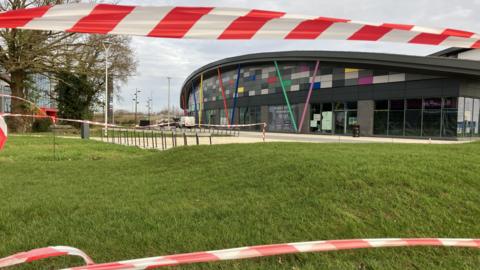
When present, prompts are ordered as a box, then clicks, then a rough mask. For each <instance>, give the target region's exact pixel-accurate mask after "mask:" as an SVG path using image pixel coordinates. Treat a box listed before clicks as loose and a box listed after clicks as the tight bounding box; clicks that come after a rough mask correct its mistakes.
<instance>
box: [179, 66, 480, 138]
mask: <svg viewBox="0 0 480 270" xmlns="http://www.w3.org/2000/svg"><path fill="white" fill-rule="evenodd" d="M313 64H314V63H313V62H292V63H291V62H283V63H279V71H280V74H281V77H282V80H283V81H284V83H285V84H284V86H285V90H286V96H287V97H288V100H289V102H290V104H291V105H292V106H291V109H292V113H293V115H294V121H295V122H296V124H297V125H299V124H300V123H299V122H300V119H301V116H302V113H303V110H304V108H305V106H307V113H306V118H305V120H304V123H303V125H302V126H301V127H300V126H299V127H298V129H299V130H300V132H302V133H322V134H350V133H351V126H352V125H354V124H359V125H360V131H361V135H363V136H371V135H379V136H409V137H441V136H444V137H455V136H459V137H461V136H465V134H466V135H467V136H470V135H471V136H473V135H475V134H478V132H477V131H478V123H479V122H480V120H479V118H480V116H479V114H480V99H477V100H475V99H474V98H475V97H480V81H479V80H473V79H461V78H448V77H441V76H432V75H426V74H412V73H402V72H399V71H388V70H366V69H359V68H355V67H352V66H349V67H347V66H345V65H340V64H338V65H335V64H324V65H323V66H321V68H320V71H319V72H318V73H317V74H316V75H315V77H314V84H313V93H312V96H311V100H310V104H306V105H305V101H306V99H307V95H308V90H309V88H310V85H311V83H310V82H311V79H312V77H313V75H314V74H313V69H314V67H313ZM237 73H238V69H231V70H227V71H225V72H223V73H222V75H221V81H220V80H219V77H218V75H209V76H205V77H203V78H201V77H200V76H198V77H197V78H194V83H193V91H192V92H191V94H190V96H189V97H188V101H187V103H188V111H189V113H190V115H197V116H198V114H195V107H196V108H197V111H198V110H199V108H200V107H203V111H202V113H201V114H202V118H201V119H200V122H201V123H204V124H222V123H223V122H225V121H223V122H222V118H223V119H224V120H225V119H226V116H225V111H224V100H223V95H222V88H221V86H220V85H223V90H224V91H225V93H224V94H225V96H226V103H227V107H228V108H229V118H231V117H232V112H233V107H234V103H236V105H235V117H234V118H235V119H234V121H233V124H245V123H248V122H249V123H263V122H265V123H267V124H268V129H269V130H270V131H278V132H294V130H293V122H292V119H291V117H290V112H289V109H288V107H287V106H286V100H285V95H284V93H283V89H282V85H281V84H280V82H279V81H280V78H279V77H278V72H277V70H276V69H275V66H274V65H273V64H261V65H257V64H253V65H250V66H245V67H242V68H241V69H240V73H239V74H240V77H239V78H237V77H238V76H237ZM237 79H238V89H239V90H238V96H237V98H236V100H235V99H234V96H235V88H236V85H237ZM200 86H202V91H200ZM460 97H462V98H463V97H469V98H470V99H468V100H467V99H459V98H460ZM437 100H438V101H439V102H440V103H439V104H440V107H439V108H438V109H437V108H435V104H433V105H432V104H430V103H431V102H433V103H435V102H437ZM452 100H454V101H455V102H457V101H458V104H457V105H455V106H456V107H455V108H451V107H448V106H446V105H445V104H444V102H447V101H448V102H450V103H451V101H452ZM195 101H196V103H195ZM417 101H418V103H419V104H421V105H420V106H421V109H420V110H417V111H416V109H411V110H410V108H408V105H407V104H409V102H410V103H411V102H417ZM378 102H380V103H381V102H386V104H389V105H388V106H391V108H390V107H387V108H386V109H382V108H377V106H378V104H380V103H378ZM462 102H463V105H461V104H460V103H462ZM470 102H471V108H467V109H464V108H463V107H462V106H465V107H468V106H470V105H469V104H470ZM477 103H478V104H477ZM390 104H392V105H390ZM398 104H403V105H402V106H403V107H402V108H401V109H400V108H398V107H396V106H398ZM444 105H445V106H444ZM474 106H475V107H474ZM328 107H330V108H329V109H328ZM325 108H327V109H326V110H325ZM474 108H475V109H474ZM382 110H383V111H382ZM467 111H468V112H467ZM253 112H257V114H255V115H256V116H251V115H252V113H253ZM258 114H259V115H258ZM465 115H466V116H465ZM384 116H385V117H387V118H385V121H386V122H385V124H384V125H385V127H384V129H382V127H381V125H382V121H383V120H382V119H381V117H384ZM325 117H331V121H325V119H326V118H325ZM412 117H417V118H418V117H420V120H419V121H420V122H419V123H420V124H419V127H415V126H414V127H410V125H411V124H412V121H416V120H415V119H413V120H412ZM457 118H458V119H457ZM429 121H431V122H429ZM223 124H224V123H223ZM413 124H415V122H413ZM437 124H438V125H439V127H438V128H437V127H436V125H437ZM328 125H331V128H329V127H327V128H325V126H328ZM379 125H380V126H379ZM416 128H417V129H419V132H418V135H417V134H416V131H415V130H416ZM412 130H413V131H412ZM467 136H466V137H467Z"/></svg>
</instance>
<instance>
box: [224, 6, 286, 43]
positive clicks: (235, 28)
mask: <svg viewBox="0 0 480 270" xmlns="http://www.w3.org/2000/svg"><path fill="white" fill-rule="evenodd" d="M283 15H285V13H284V12H274V11H265V10H256V9H254V10H252V11H250V12H249V13H248V14H247V15H245V16H242V17H239V18H238V19H236V20H235V21H233V22H232V23H231V24H230V25H229V26H228V27H227V29H226V30H225V31H224V32H223V33H222V34H221V35H220V36H219V37H218V39H251V38H252V37H253V36H254V35H255V34H256V33H257V32H258V30H260V29H261V28H262V27H263V26H264V25H265V24H266V23H267V22H268V21H270V20H272V19H276V18H280V17H282V16H283Z"/></svg>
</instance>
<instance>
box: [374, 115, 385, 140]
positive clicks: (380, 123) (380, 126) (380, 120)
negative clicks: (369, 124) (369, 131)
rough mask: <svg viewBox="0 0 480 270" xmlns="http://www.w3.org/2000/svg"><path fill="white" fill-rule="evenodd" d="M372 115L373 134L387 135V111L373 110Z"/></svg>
mask: <svg viewBox="0 0 480 270" xmlns="http://www.w3.org/2000/svg"><path fill="white" fill-rule="evenodd" d="M373 117H374V119H373V134H375V135H387V131H388V129H387V125H388V111H375V113H374V116H373Z"/></svg>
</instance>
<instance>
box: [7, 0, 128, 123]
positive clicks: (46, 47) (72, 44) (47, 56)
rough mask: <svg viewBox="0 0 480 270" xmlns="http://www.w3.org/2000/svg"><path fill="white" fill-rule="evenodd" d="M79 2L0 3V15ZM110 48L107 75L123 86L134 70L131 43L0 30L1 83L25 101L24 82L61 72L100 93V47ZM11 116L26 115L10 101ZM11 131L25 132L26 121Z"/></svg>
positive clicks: (12, 0) (15, 0)
mask: <svg viewBox="0 0 480 270" xmlns="http://www.w3.org/2000/svg"><path fill="white" fill-rule="evenodd" d="M76 2H80V0H0V11H8V10H15V9H22V8H31V7H38V6H43V5H51V4H65V3H76ZM104 41H109V42H110V43H111V44H112V47H111V50H110V53H111V55H110V56H109V58H110V67H109V69H110V71H111V72H112V74H114V77H115V79H116V80H117V83H122V82H126V81H127V79H128V77H129V76H130V75H132V74H133V73H134V72H135V70H136V62H135V60H134V59H135V58H134V54H133V51H132V50H131V48H130V39H129V38H127V37H119V36H108V35H85V34H74V33H66V32H54V31H31V30H21V29H2V30H0V67H2V68H3V70H4V73H0V80H2V81H4V82H6V83H7V84H8V85H9V86H10V89H11V91H12V95H15V96H18V97H22V98H26V97H28V96H29V94H30V93H29V88H27V87H26V82H27V80H28V77H29V75H30V74H36V73H41V74H45V75H47V76H50V77H52V76H53V77H55V76H56V75H57V74H60V73H63V72H72V73H76V74H82V75H85V76H87V78H88V79H89V80H91V82H92V84H93V85H95V86H98V91H101V88H102V85H104V84H105V73H104V72H105V71H104V70H105V66H104V65H105V64H104V63H105V62H104V59H105V53H104V49H103V45H102V43H103V42H104ZM11 110H12V112H13V113H27V108H25V107H24V106H23V104H22V103H21V102H18V101H17V100H12V108H11ZM10 124H11V128H12V129H13V130H14V131H25V130H26V129H27V125H26V122H25V120H23V119H19V118H16V119H15V120H14V121H12V122H11V123H10Z"/></svg>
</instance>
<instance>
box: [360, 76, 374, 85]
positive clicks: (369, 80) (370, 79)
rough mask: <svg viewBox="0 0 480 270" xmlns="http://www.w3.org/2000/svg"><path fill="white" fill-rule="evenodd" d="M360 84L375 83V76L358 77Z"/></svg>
mask: <svg viewBox="0 0 480 270" xmlns="http://www.w3.org/2000/svg"><path fill="white" fill-rule="evenodd" d="M358 84H359V85H365V84H373V76H368V77H363V78H359V79H358Z"/></svg>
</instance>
